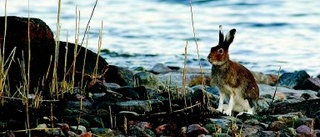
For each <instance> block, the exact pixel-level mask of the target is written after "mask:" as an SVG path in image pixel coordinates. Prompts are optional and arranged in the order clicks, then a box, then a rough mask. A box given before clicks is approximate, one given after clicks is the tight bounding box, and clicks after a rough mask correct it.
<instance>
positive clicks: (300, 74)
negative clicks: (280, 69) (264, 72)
mask: <svg viewBox="0 0 320 137" xmlns="http://www.w3.org/2000/svg"><path fill="white" fill-rule="evenodd" d="M309 77H310V75H309V74H308V73H307V72H306V71H304V70H301V71H295V72H292V73H284V74H282V75H281V76H280V78H279V84H280V86H284V87H288V88H293V89H301V86H302V83H303V82H304V81H305V80H306V79H307V78H309Z"/></svg>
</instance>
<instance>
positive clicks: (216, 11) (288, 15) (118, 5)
mask: <svg viewBox="0 0 320 137" xmlns="http://www.w3.org/2000/svg"><path fill="white" fill-rule="evenodd" d="M4 2H5V0H2V1H0V5H1V8H0V9H1V10H0V15H1V16H3V15H4V14H5V6H4V5H5V4H4ZM94 3H95V0H86V1H75V0H63V1H62V9H61V24H60V25H61V35H60V40H66V39H67V38H68V41H71V42H74V41H75V17H76V8H77V9H78V10H79V12H80V37H79V40H80V41H81V39H82V37H83V33H84V30H85V26H86V23H87V21H88V19H89V17H90V14H91V11H92V8H93V5H94ZM29 5H30V6H29V8H28V2H27V1H24V2H22V1H21V0H8V3H7V15H15V16H26V17H27V16H28V13H29V15H30V16H31V17H38V18H41V19H43V20H44V21H45V22H46V23H47V24H48V25H49V26H50V27H51V29H52V30H53V32H54V33H55V34H56V32H57V27H56V26H57V7H58V6H57V5H58V2H57V1H51V0H50V1H43V0H30V2H29ZM319 7H320V1H318V0H193V15H194V23H195V24H194V25H195V32H196V37H197V39H198V44H199V48H198V49H199V56H200V62H201V65H202V67H203V68H205V69H209V68H210V64H209V63H208V62H207V61H206V56H207V55H208V52H209V50H210V47H211V46H215V45H216V44H217V40H218V26H219V25H220V24H221V25H223V27H224V32H225V33H226V32H228V31H229V30H230V29H232V28H236V29H237V34H236V38H235V40H234V43H233V44H232V45H231V46H230V57H231V59H232V60H235V61H238V62H240V63H242V64H243V65H245V66H246V67H248V68H249V69H251V70H254V71H260V72H264V73H273V74H276V73H277V71H278V69H279V67H280V66H281V68H282V72H291V71H295V70H306V71H307V72H308V73H309V74H311V75H317V74H319V73H320V69H319V68H320V63H319V62H320V54H319V51H320V48H319V46H320V38H319V37H320V9H319ZM28 11H29V12H28ZM79 12H78V13H79ZM102 22H103V23H102ZM101 24H103V25H101ZM101 26H103V28H102V27H101ZM100 30H102V31H101V32H102V33H101V34H102V49H109V50H110V51H113V52H116V54H103V57H104V58H105V59H106V60H107V61H108V62H109V63H110V64H114V65H118V66H124V67H129V68H134V67H138V66H143V67H145V68H151V67H152V66H153V65H155V64H156V63H165V64H167V65H170V66H178V67H182V66H183V62H184V52H185V47H186V45H187V46H188V47H187V67H199V61H198V59H197V48H196V45H195V43H194V40H193V39H194V38H193V32H192V27H191V13H190V6H189V0H112V1H111V0H100V1H99V2H98V5H97V7H96V9H95V13H94V16H93V18H92V20H91V23H90V31H89V40H88V44H85V45H88V47H89V48H90V49H92V50H94V51H96V50H97V47H98V39H99V31H100ZM187 41H188V44H186V43H187ZM85 43H86V41H85Z"/></svg>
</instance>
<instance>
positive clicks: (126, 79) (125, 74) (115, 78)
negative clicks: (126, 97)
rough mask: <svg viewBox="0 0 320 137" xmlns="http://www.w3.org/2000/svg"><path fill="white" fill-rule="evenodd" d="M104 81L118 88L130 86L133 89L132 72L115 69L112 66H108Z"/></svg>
mask: <svg viewBox="0 0 320 137" xmlns="http://www.w3.org/2000/svg"><path fill="white" fill-rule="evenodd" d="M104 78H105V81H106V82H108V83H110V82H111V83H117V84H119V85H120V86H129V87H130V86H131V87H133V85H134V82H133V79H134V77H133V72H132V71H130V70H129V69H127V68H123V67H117V66H114V65H109V69H108V71H107V72H106V74H105V76H104Z"/></svg>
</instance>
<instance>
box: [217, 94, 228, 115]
mask: <svg viewBox="0 0 320 137" xmlns="http://www.w3.org/2000/svg"><path fill="white" fill-rule="evenodd" d="M219 93H220V98H219V105H218V108H217V110H218V111H220V112H223V101H224V98H225V96H226V94H225V93H222V92H221V91H220V92H219Z"/></svg>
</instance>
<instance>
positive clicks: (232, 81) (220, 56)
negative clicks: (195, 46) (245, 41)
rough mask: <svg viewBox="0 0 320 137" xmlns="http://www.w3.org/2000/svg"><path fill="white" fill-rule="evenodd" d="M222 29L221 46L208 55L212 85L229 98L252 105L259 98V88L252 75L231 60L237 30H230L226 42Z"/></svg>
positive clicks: (213, 48) (220, 32)
mask: <svg viewBox="0 0 320 137" xmlns="http://www.w3.org/2000/svg"><path fill="white" fill-rule="evenodd" d="M221 29H222V28H220V31H219V34H220V35H219V36H220V37H219V40H220V41H219V44H218V45H217V46H215V47H212V48H211V51H210V53H209V55H208V60H209V62H210V63H211V64H212V72H211V75H212V82H211V83H212V84H213V85H217V86H218V87H219V88H220V92H222V93H225V94H226V95H228V96H230V95H233V96H234V97H235V98H243V99H248V101H249V103H250V104H252V103H253V101H255V100H256V99H258V98H259V88H258V85H257V83H256V81H255V79H254V77H253V75H252V73H251V72H250V71H249V70H248V69H247V68H245V67H244V66H242V65H241V64H239V63H236V62H233V61H231V60H230V59H229V53H228V50H229V46H230V44H231V43H232V41H233V39H234V35H235V32H236V30H235V29H232V30H230V32H229V34H227V36H226V39H225V40H224V39H223V34H222V31H221ZM221 37H222V38H221ZM221 40H224V41H221ZM235 92H241V93H240V94H239V93H235ZM238 105H241V104H238ZM251 107H252V106H251Z"/></svg>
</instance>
